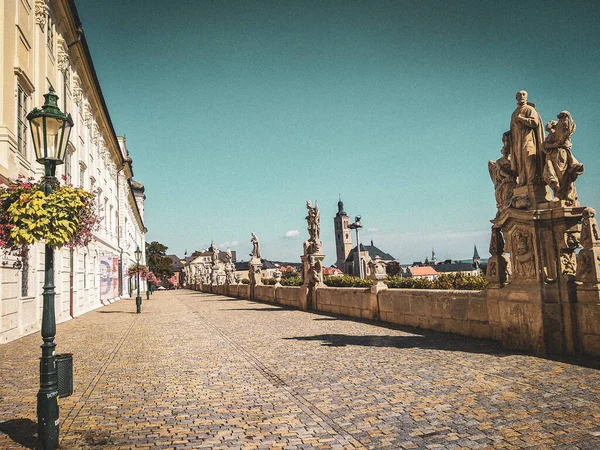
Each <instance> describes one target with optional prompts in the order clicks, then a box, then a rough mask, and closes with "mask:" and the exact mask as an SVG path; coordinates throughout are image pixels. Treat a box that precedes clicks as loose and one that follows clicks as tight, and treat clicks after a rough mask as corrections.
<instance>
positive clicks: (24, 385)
mask: <svg viewBox="0 0 600 450" xmlns="http://www.w3.org/2000/svg"><path fill="white" fill-rule="evenodd" d="M56 342H57V345H58V346H57V351H58V352H59V353H65V352H69V353H73V354H74V372H75V373H74V379H75V393H74V394H73V396H71V397H69V398H65V399H62V400H61V402H60V418H61V430H60V433H61V448H65V449H88V448H89V449H95V448H110V449H113V448H119V449H128V448H154V449H159V448H172V449H175V448H176V449H179V448H182V449H183V448H189V449H217V448H227V449H235V448H243V449H269V448H286V449H304V448H332V449H336V448H371V449H378V448H390V449H416V448H419V449H463V448H464V449H474V448H498V449H500V448H535V449H548V448H556V449H598V448H600V370H598V369H597V368H593V367H591V366H592V364H591V363H590V362H589V361H587V362H585V361H573V362H572V363H566V362H556V361H552V360H547V359H541V358H536V357H532V356H525V355H520V354H512V353H507V352H504V351H502V350H501V348H500V347H499V346H498V345H496V344H495V343H492V342H488V341H479V340H474V339H467V338H463V337H458V336H454V335H448V334H441V333H433V332H424V331H415V330H410V329H407V328H397V327H394V328H392V327H386V326H382V325H378V324H373V323H367V322H362V321H355V320H350V319H346V318H344V317H337V316H328V315H322V314H312V313H307V312H302V311H297V310H292V309H285V308H280V307H275V306H272V305H267V304H262V303H255V302H249V301H246V300H237V299H231V298H227V297H223V296H218V295H210V294H203V293H198V292H193V291H186V290H180V291H163V292H157V293H155V294H154V295H153V296H152V299H151V300H149V301H146V300H144V304H143V310H142V314H140V315H137V314H135V301H134V300H120V301H118V302H116V303H113V304H111V305H109V306H107V307H104V308H101V309H99V310H96V311H93V312H90V313H88V314H85V315H84V316H81V317H79V318H77V319H75V320H71V321H69V322H67V323H63V324H60V325H58V327H57V338H56ZM40 344H41V338H40V336H39V333H35V334H33V335H30V336H27V337H25V338H22V339H19V340H17V341H14V342H11V343H9V344H6V345H3V346H0V357H1V360H2V362H1V366H0V398H1V404H0V448H2V449H13V448H14V449H17V448H34V447H35V433H36V430H37V425H36V412H35V409H36V393H37V389H38V376H39V372H38V358H39V356H40V350H39V346H40Z"/></svg>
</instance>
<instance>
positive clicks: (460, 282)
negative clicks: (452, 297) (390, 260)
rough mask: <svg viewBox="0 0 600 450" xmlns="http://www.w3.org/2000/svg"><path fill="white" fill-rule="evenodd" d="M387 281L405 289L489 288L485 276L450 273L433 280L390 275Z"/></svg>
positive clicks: (465, 289)
mask: <svg viewBox="0 0 600 450" xmlns="http://www.w3.org/2000/svg"><path fill="white" fill-rule="evenodd" d="M385 283H386V284H387V285H388V287H390V288H405V289H446V290H460V291H468V290H477V291H480V290H484V289H486V288H487V285H488V281H487V280H486V279H485V277H484V276H481V275H480V276H477V277H472V276H467V275H464V274H449V275H440V276H439V277H438V278H436V279H435V280H433V281H430V280H428V279H427V278H411V277H406V278H403V277H399V276H392V277H388V279H387V280H386V281H385Z"/></svg>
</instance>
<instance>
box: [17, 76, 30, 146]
mask: <svg viewBox="0 0 600 450" xmlns="http://www.w3.org/2000/svg"><path fill="white" fill-rule="evenodd" d="M27 100H28V96H27V94H26V93H25V91H24V90H23V88H22V87H21V86H19V85H17V150H18V152H19V153H20V154H21V155H23V156H26V154H25V151H26V150H27V111H28V107H27Z"/></svg>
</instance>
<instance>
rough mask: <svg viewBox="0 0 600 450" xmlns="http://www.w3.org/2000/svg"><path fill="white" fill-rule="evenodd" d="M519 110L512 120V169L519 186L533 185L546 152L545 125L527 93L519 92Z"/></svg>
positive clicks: (514, 113)
mask: <svg viewBox="0 0 600 450" xmlns="http://www.w3.org/2000/svg"><path fill="white" fill-rule="evenodd" d="M516 97H517V108H516V109H515V110H514V112H513V113H512V116H511V118H510V132H511V142H510V143H511V155H510V156H511V169H512V171H513V172H514V173H516V174H517V184H518V185H519V186H526V185H532V184H534V183H535V181H536V177H538V176H539V175H541V174H539V173H538V165H539V160H540V158H541V157H542V156H543V150H544V125H543V122H542V117H541V116H540V114H539V113H538V112H537V110H536V109H535V104H533V103H529V102H528V101H527V91H519V92H517V96H516Z"/></svg>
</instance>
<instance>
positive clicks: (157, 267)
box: [146, 241, 173, 281]
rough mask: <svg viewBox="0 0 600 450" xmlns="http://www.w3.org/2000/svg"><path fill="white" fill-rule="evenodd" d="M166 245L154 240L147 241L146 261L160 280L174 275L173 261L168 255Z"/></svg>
mask: <svg viewBox="0 0 600 450" xmlns="http://www.w3.org/2000/svg"><path fill="white" fill-rule="evenodd" d="M168 248H169V247H167V246H166V245H162V244H161V243H160V242H156V241H153V242H151V243H150V244H148V243H147V242H146V262H147V263H148V268H149V269H150V271H151V272H152V273H154V275H156V276H157V277H158V278H159V279H160V280H163V281H164V280H165V279H167V278H169V277H170V276H172V275H173V261H172V260H171V258H169V257H168V256H166V252H167V249H168Z"/></svg>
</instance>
